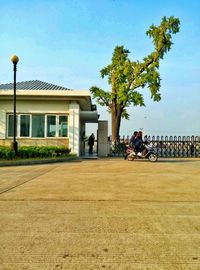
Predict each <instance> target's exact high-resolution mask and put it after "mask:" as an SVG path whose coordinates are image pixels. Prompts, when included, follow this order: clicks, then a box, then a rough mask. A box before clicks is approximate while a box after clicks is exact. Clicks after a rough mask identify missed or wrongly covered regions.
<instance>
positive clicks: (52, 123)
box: [0, 80, 107, 156]
mask: <svg viewBox="0 0 200 270" xmlns="http://www.w3.org/2000/svg"><path fill="white" fill-rule="evenodd" d="M16 88H17V91H16V97H17V99H16V100H17V101H16V116H17V134H16V138H17V142H18V146H24V145H46V146H52V145H54V146H66V147H69V148H70V149H71V152H72V153H76V154H77V155H78V156H79V155H81V154H82V153H83V151H84V149H83V143H82V137H83V134H84V132H85V124H86V123H98V113H97V110H96V105H93V104H92V101H91V96H90V92H89V91H76V90H70V89H67V88H64V87H61V86H57V85H53V84H50V83H45V82H41V81H38V80H34V81H25V82H18V83H17V87H16ZM100 122H101V123H100V125H99V126H101V129H102V130H99V132H100V133H102V134H104V135H103V136H104V137H105V138H104V139H103V138H102V136H101V140H100V141H103V142H104V141H105V140H106V139H107V138H106V136H107V133H106V129H107V127H105V126H106V125H102V124H104V123H103V122H104V121H100ZM105 124H106V123H105ZM13 126H14V125H13V84H12V83H10V84H1V85H0V145H9V146H10V145H11V143H12V140H13ZM103 147H104V146H103ZM100 148H101V145H100ZM100 151H101V149H100ZM103 155H104V154H103ZM105 155H106V153H105Z"/></svg>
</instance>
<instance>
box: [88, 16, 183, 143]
mask: <svg viewBox="0 0 200 270" xmlns="http://www.w3.org/2000/svg"><path fill="white" fill-rule="evenodd" d="M179 25H180V21H179V19H178V18H174V17H173V16H172V17H170V18H166V17H163V18H162V21H161V24H160V25H159V26H155V25H151V26H150V28H149V30H148V31H147V32H146V35H147V36H149V37H151V38H152V39H153V44H154V51H153V52H152V53H151V54H149V55H148V56H146V57H145V58H144V59H143V61H138V60H137V61H131V60H130V59H129V58H128V56H129V53H130V52H129V51H128V50H127V49H125V48H124V46H116V47H115V49H114V53H113V57H112V63H111V64H110V65H108V66H107V67H104V68H103V69H102V70H101V71H100V72H101V77H102V78H104V77H107V78H108V83H109V84H110V85H111V92H106V91H104V90H103V89H100V88H99V87H96V86H93V87H91V88H90V91H91V93H92V96H93V98H95V99H96V100H97V102H98V103H99V104H100V105H101V106H106V107H107V108H108V111H109V112H110V113H111V120H112V140H113V141H116V140H118V138H119V131H120V124H121V119H122V118H125V119H129V114H128V112H127V108H128V107H129V106H130V105H131V104H132V105H133V106H138V105H139V106H145V103H144V98H143V95H142V94H141V93H140V92H139V91H137V90H138V88H144V87H145V86H147V87H148V88H149V90H150V93H151V98H152V99H153V101H159V100H160V99H161V95H160V92H159V90H160V81H161V79H160V74H159V72H158V69H159V62H160V59H163V56H164V54H165V53H167V52H168V51H169V50H170V49H171V46H172V44H173V43H172V41H171V39H172V34H176V33H177V32H179Z"/></svg>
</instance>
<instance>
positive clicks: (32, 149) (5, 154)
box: [0, 146, 70, 159]
mask: <svg viewBox="0 0 200 270" xmlns="http://www.w3.org/2000/svg"><path fill="white" fill-rule="evenodd" d="M69 153H70V149H68V148H66V147H56V146H22V147H19V148H18V155H17V157H18V158H23V159H28V158H47V157H64V156H66V155H67V154H69ZM13 158H16V155H15V152H14V151H13V150H12V149H11V148H9V147H2V146H1V147H0V159H13Z"/></svg>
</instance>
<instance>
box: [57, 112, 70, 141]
mask: <svg viewBox="0 0 200 270" xmlns="http://www.w3.org/2000/svg"><path fill="white" fill-rule="evenodd" d="M67 135H68V118H67V116H66V115H60V116H59V137H67Z"/></svg>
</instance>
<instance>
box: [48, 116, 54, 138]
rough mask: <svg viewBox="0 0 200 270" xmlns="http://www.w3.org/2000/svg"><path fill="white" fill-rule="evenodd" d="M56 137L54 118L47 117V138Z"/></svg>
mask: <svg viewBox="0 0 200 270" xmlns="http://www.w3.org/2000/svg"><path fill="white" fill-rule="evenodd" d="M55 136H56V116H55V115H47V137H55Z"/></svg>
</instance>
